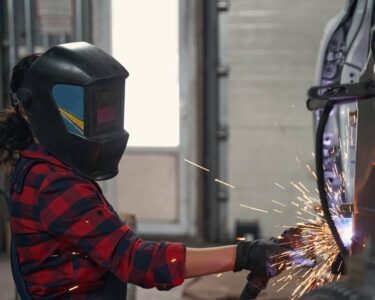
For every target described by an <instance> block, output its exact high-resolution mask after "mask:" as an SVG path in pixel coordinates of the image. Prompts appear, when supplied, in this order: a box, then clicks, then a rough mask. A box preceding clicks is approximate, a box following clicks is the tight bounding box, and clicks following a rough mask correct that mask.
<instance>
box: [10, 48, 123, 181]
mask: <svg viewBox="0 0 375 300" xmlns="http://www.w3.org/2000/svg"><path fill="white" fill-rule="evenodd" d="M128 75H129V73H128V72H127V71H126V69H125V68H124V67H123V66H122V65H121V64H120V63H119V62H117V61H116V60H115V59H114V58H113V57H112V56H110V55H108V54H107V53H105V52H104V51H102V50H101V49H99V48H97V47H95V46H93V45H91V44H88V43H85V42H77V43H69V44H63V45H59V46H55V47H52V48H51V49H49V50H48V51H47V52H45V53H44V54H43V55H41V56H40V57H39V58H38V59H37V60H36V61H35V62H34V63H33V64H32V65H31V67H30V69H29V70H28V71H27V73H26V75H25V78H24V79H23V80H22V82H21V86H20V88H19V89H18V90H17V91H15V93H13V97H12V99H13V105H15V106H17V105H18V104H19V103H22V105H23V107H24V110H25V112H26V115H27V117H28V119H29V122H30V126H31V129H32V131H33V133H34V135H35V137H36V138H37V140H38V142H39V143H40V144H41V145H42V146H44V147H45V148H46V149H47V150H48V151H49V152H51V153H52V154H53V155H55V156H56V157H58V158H59V159H61V160H62V161H63V162H65V163H66V164H67V165H69V166H70V167H72V168H73V169H74V170H76V171H77V172H78V173H80V174H81V175H83V176H86V177H88V178H91V179H94V180H105V179H109V178H112V177H114V176H116V175H117V173H118V163H119V161H120V159H121V157H122V154H123V152H124V150H125V148H126V144H127V140H128V136H129V135H128V133H127V132H126V131H125V130H124V92H125V79H126V78H127V77H128Z"/></svg>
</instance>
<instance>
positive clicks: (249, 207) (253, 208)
mask: <svg viewBox="0 0 375 300" xmlns="http://www.w3.org/2000/svg"><path fill="white" fill-rule="evenodd" d="M240 206H242V207H245V208H248V209H252V210H256V211H260V212H263V213H268V211H266V210H264V209H259V208H255V207H251V206H247V205H244V204H240Z"/></svg>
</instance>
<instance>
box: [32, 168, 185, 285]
mask: <svg viewBox="0 0 375 300" xmlns="http://www.w3.org/2000/svg"><path fill="white" fill-rule="evenodd" d="M39 199H40V202H39V205H40V221H41V224H42V226H43V227H44V228H45V230H46V231H47V232H49V233H50V234H51V235H53V236H56V237H58V238H61V239H63V240H65V241H66V242H68V243H71V244H73V245H75V246H76V247H78V248H79V249H81V251H83V252H84V253H85V254H87V255H88V256H89V257H90V258H91V259H93V260H94V261H95V262H96V263H97V264H98V265H100V266H102V267H104V268H107V269H109V270H111V271H112V272H113V273H114V274H115V275H116V276H117V277H118V278H119V279H120V280H122V281H123V282H129V283H133V284H136V285H139V286H141V287H145V288H151V287H155V286H156V287H157V288H158V289H160V290H169V289H171V288H172V287H175V286H177V285H180V284H182V282H183V281H184V273H185V252H186V250H185V246H184V245H183V244H181V243H169V242H160V243H158V242H149V241H143V240H142V239H140V238H139V237H138V236H137V235H136V234H135V233H134V232H133V231H132V230H131V229H130V228H129V226H127V225H126V224H124V223H123V222H122V221H121V220H120V219H119V217H118V216H117V214H116V213H114V212H113V211H112V210H111V209H110V206H109V205H108V203H106V201H104V200H103V199H101V196H100V195H99V194H98V191H97V190H96V188H95V186H94V185H93V183H91V182H89V181H84V180H81V179H80V178H77V177H75V176H73V175H71V176H69V175H65V176H61V175H59V174H53V175H51V176H47V177H46V179H45V181H44V182H43V184H42V187H41V190H40V197H39Z"/></svg>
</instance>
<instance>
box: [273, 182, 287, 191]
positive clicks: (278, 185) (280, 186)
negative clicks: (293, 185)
mask: <svg viewBox="0 0 375 300" xmlns="http://www.w3.org/2000/svg"><path fill="white" fill-rule="evenodd" d="M275 185H276V186H277V187H279V188H281V189H282V190H285V187H283V186H282V185H280V184H278V183H277V182H275Z"/></svg>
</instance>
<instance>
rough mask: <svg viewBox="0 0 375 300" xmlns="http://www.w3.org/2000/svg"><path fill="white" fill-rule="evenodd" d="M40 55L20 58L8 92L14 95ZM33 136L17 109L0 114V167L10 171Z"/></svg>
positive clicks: (8, 109)
mask: <svg viewBox="0 0 375 300" xmlns="http://www.w3.org/2000/svg"><path fill="white" fill-rule="evenodd" d="M39 56H40V54H32V55H29V56H26V57H24V58H22V59H21V60H20V61H19V62H18V63H17V64H16V65H15V66H14V68H13V71H12V77H11V82H10V90H11V92H12V93H16V92H17V90H18V89H19V88H20V86H21V83H22V80H23V79H24V78H25V75H26V73H27V71H28V70H29V69H30V67H31V65H32V64H33V63H34V62H35V61H36V60H37V59H38V58H39ZM33 140H34V139H33V134H32V132H31V129H30V127H29V124H28V122H27V121H26V120H25V119H24V117H23V116H22V115H21V113H20V111H19V107H16V108H14V107H8V108H6V109H5V110H3V111H1V112H0V166H1V167H5V169H11V168H12V167H13V166H14V164H15V162H16V160H17V158H18V153H19V151H20V150H22V149H25V148H26V147H27V146H28V145H30V144H31V143H32V142H33Z"/></svg>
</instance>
